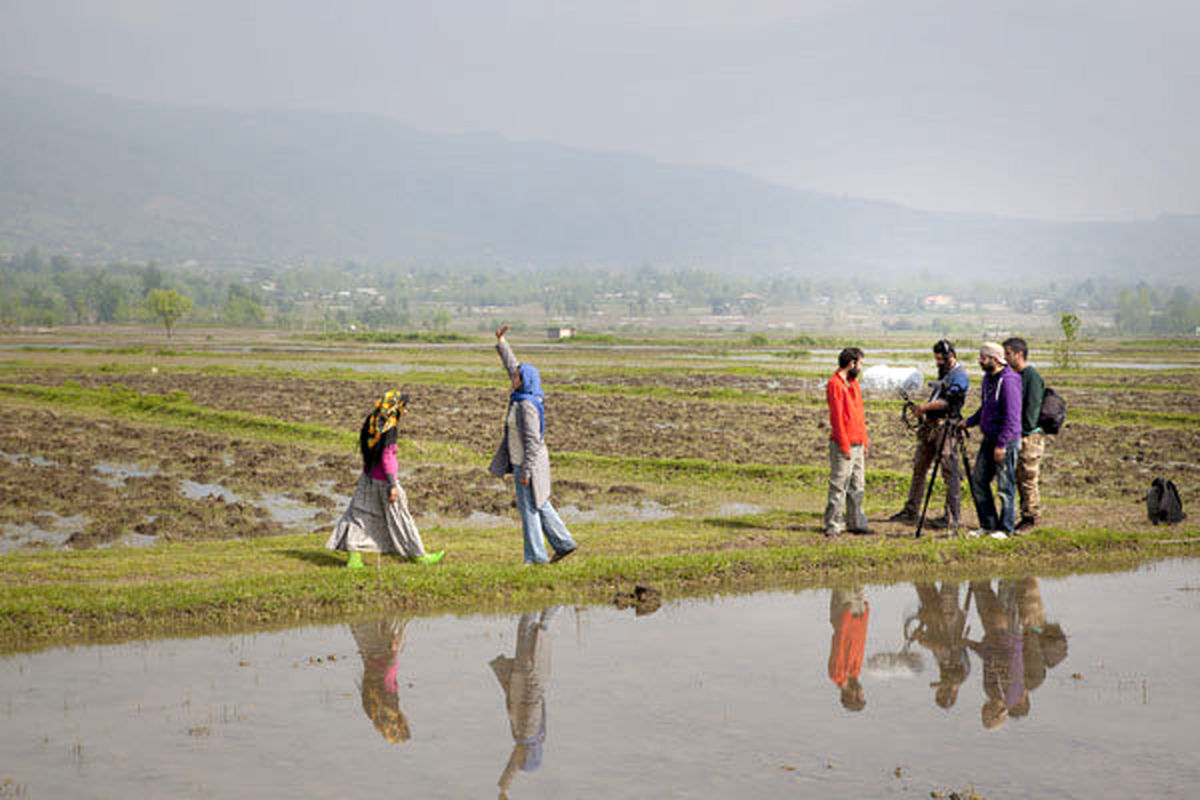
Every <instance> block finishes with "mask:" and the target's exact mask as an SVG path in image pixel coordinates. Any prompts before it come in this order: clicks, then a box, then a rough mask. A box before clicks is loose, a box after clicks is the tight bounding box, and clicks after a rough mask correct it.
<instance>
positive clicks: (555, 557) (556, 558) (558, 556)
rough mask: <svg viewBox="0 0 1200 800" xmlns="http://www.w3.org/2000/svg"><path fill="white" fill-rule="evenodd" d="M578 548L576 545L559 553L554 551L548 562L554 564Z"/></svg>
mask: <svg viewBox="0 0 1200 800" xmlns="http://www.w3.org/2000/svg"><path fill="white" fill-rule="evenodd" d="M578 549H579V548H578V547H572V548H571V549H570V550H563V551H562V552H561V553H559V552H555V554H554V555H553V556H551V557H550V563H551V564H556V563H558V562H559V561H562V560H563V559H564V558H566V557H567V556H569V555H571V553H574V552H575V551H576V550H578Z"/></svg>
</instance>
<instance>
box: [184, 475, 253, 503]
mask: <svg viewBox="0 0 1200 800" xmlns="http://www.w3.org/2000/svg"><path fill="white" fill-rule="evenodd" d="M179 491H180V492H181V493H182V494H183V496H184V497H186V498H188V499H190V500H203V499H204V498H206V497H219V498H221V499H222V500H224V501H225V502H226V503H239V502H241V498H240V497H239V496H238V495H236V494H234V493H233V492H231V491H230V490H229V489H227V488H225V487H224V486H222V485H221V484H219V483H200V482H199V481H193V480H191V479H184V480H183V481H182V482H181V485H180V488H179Z"/></svg>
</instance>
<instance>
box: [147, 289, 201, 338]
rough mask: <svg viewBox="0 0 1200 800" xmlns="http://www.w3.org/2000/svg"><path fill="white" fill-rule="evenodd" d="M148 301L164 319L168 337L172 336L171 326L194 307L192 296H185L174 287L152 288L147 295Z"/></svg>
mask: <svg viewBox="0 0 1200 800" xmlns="http://www.w3.org/2000/svg"><path fill="white" fill-rule="evenodd" d="M146 303H147V304H148V305H149V306H150V310H151V311H153V312H154V313H155V315H156V316H158V318H159V319H161V320H162V323H163V326H164V327H165V328H166V329H167V338H168V339H170V338H171V326H172V325H174V324H175V321H176V320H178V319H179V318H180V317H182V316H183V315H184V314H186V313H187V312H188V311H190V310H191V308H192V301H191V298H188V297H184V296H183V295H181V294H180V293H179V292H177V291H175V290H174V289H151V290H150V294H149V295H147V296H146Z"/></svg>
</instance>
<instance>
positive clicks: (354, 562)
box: [346, 550, 363, 569]
mask: <svg viewBox="0 0 1200 800" xmlns="http://www.w3.org/2000/svg"><path fill="white" fill-rule="evenodd" d="M346 568H347V569H362V568H363V560H362V553H360V552H358V551H357V550H351V551H350V558H348V559H346Z"/></svg>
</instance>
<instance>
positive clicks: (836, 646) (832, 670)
mask: <svg viewBox="0 0 1200 800" xmlns="http://www.w3.org/2000/svg"><path fill="white" fill-rule="evenodd" d="M870 616H871V606H869V605H867V604H864V605H863V613H862V615H861V616H858V617H856V616H854V615H853V614H851V613H850V609H849V607H847V608H846V610H845V611H844V612H843V613H842V616H841V617H840V618H839V619H838V621H837V624H836V625H834V627H833V641H831V642H830V643H829V678H830V680H832V681H833V682H834V683H836V684H837V685H838V686H844V685H845V684H846V679H847V678H857V677H858V674H859V673H860V672H862V662H863V650H864V649H866V646H867V618H868V617H870Z"/></svg>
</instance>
